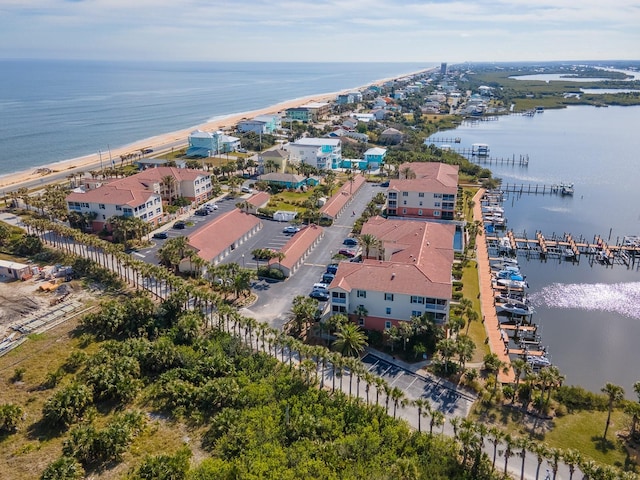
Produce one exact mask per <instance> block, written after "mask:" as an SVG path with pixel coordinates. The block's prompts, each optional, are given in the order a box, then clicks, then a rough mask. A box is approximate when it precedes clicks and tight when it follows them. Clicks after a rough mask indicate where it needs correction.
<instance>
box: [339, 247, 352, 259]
mask: <svg viewBox="0 0 640 480" xmlns="http://www.w3.org/2000/svg"><path fill="white" fill-rule="evenodd" d="M338 253H339V254H340V255H344V256H345V257H349V258H353V257H355V256H356V251H355V250H351V249H349V248H341V249H340V250H339V251H338Z"/></svg>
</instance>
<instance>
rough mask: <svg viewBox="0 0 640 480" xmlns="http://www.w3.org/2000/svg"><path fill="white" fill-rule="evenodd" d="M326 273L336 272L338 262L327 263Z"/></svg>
mask: <svg viewBox="0 0 640 480" xmlns="http://www.w3.org/2000/svg"><path fill="white" fill-rule="evenodd" d="M327 273H331V274H333V275H335V274H336V273H338V264H337V263H331V264H329V265H327Z"/></svg>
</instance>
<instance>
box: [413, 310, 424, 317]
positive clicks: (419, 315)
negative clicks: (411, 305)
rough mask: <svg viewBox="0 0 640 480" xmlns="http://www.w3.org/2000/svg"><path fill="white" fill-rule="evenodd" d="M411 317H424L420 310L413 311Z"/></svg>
mask: <svg viewBox="0 0 640 480" xmlns="http://www.w3.org/2000/svg"><path fill="white" fill-rule="evenodd" d="M411 316H412V317H421V316H422V312H420V311H419V310H411Z"/></svg>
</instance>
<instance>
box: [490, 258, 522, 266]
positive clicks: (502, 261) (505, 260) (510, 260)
mask: <svg viewBox="0 0 640 480" xmlns="http://www.w3.org/2000/svg"><path fill="white" fill-rule="evenodd" d="M492 262H493V263H492V265H496V266H498V265H503V266H507V265H512V266H518V259H517V258H511V257H500V258H498V259H496V260H492Z"/></svg>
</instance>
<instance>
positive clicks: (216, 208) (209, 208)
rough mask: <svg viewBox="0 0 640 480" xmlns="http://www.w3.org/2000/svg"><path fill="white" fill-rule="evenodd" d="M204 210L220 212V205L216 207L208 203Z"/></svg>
mask: <svg viewBox="0 0 640 480" xmlns="http://www.w3.org/2000/svg"><path fill="white" fill-rule="evenodd" d="M204 208H206V209H207V210H209V211H210V212H211V211H213V210H218V205H216V204H215V203H207V204H205V206H204Z"/></svg>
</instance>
